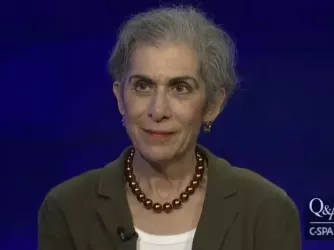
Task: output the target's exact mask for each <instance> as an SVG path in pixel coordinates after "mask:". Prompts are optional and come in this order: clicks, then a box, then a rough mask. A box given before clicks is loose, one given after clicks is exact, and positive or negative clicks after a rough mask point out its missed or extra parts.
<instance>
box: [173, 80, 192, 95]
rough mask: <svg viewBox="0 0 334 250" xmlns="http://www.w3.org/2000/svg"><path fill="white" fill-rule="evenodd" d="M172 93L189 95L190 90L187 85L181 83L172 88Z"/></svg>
mask: <svg viewBox="0 0 334 250" xmlns="http://www.w3.org/2000/svg"><path fill="white" fill-rule="evenodd" d="M173 91H175V92H176V93H179V94H186V93H189V92H190V91H191V89H190V87H189V85H188V84H186V83H183V82H181V83H177V84H176V85H175V86H173Z"/></svg>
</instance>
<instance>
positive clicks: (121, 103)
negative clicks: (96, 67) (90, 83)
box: [113, 81, 125, 115]
mask: <svg viewBox="0 0 334 250" xmlns="http://www.w3.org/2000/svg"><path fill="white" fill-rule="evenodd" d="M113 91H114V95H115V97H116V100H117V104H118V110H119V113H120V114H121V115H124V114H125V109H124V100H123V91H122V87H121V83H120V82H119V81H116V82H114V84H113Z"/></svg>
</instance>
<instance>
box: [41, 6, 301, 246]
mask: <svg viewBox="0 0 334 250" xmlns="http://www.w3.org/2000/svg"><path fill="white" fill-rule="evenodd" d="M110 72H111V75H112V77H113V78H114V80H115V82H114V85H113V90H114V94H115V96H116V98H117V101H118V107H119V111H120V113H121V115H122V117H123V119H122V121H123V125H124V126H125V129H126V131H127V133H128V135H129V137H130V139H131V141H132V146H131V147H129V148H127V149H125V150H124V152H123V153H122V154H121V155H120V157H119V158H118V159H117V160H115V161H113V162H112V163H110V164H108V165H107V166H106V167H105V168H102V169H97V170H93V171H89V172H87V173H84V174H82V175H80V176H78V177H76V178H74V179H71V180H68V181H66V182H65V183H63V184H61V185H59V186H57V187H56V188H54V189H53V190H52V191H50V192H49V194H48V195H47V196H46V198H45V200H44V202H43V204H42V206H41V208H40V213H39V249H40V250H53V249H55V250H56V249H57V250H60V249H61V250H74V249H76V250H84V249H92V250H107V249H128V250H130V249H140V250H153V249H162V250H164V249H165V250H167V249H173V250H179V249H182V250H188V249H195V250H199V249H210V250H215V249H221V250H275V249H277V250H282V249H284V250H298V249H301V246H300V228H299V218H298V212H297V210H296V207H295V205H294V203H293V202H292V201H291V199H290V198H289V197H288V196H287V194H286V193H285V192H284V191H283V190H281V189H280V188H278V187H276V186H275V185H274V184H272V183H270V182H269V181H267V180H265V179H264V178H263V177H261V176H259V175H257V174H255V173H253V172H251V171H249V170H245V169H241V168H237V167H232V166H230V165H229V163H228V162H226V161H225V160H223V159H220V158H218V157H217V156H215V155H213V154H212V153H210V152H209V150H207V149H205V148H204V147H202V146H200V145H197V138H198V134H199V132H200V129H201V127H202V126H203V127H204V130H205V131H207V132H208V131H210V128H211V125H212V123H213V122H214V121H215V119H216V118H217V116H218V115H219V114H220V112H221V110H222V107H223V106H224V104H225V103H226V101H227V99H228V98H229V96H230V95H231V93H232V91H233V89H234V87H235V84H236V77H235V71H234V48H233V43H232V41H231V39H229V37H228V35H227V34H226V33H225V32H224V31H223V30H221V29H220V28H218V27H217V26H216V25H214V24H213V23H212V22H211V21H210V20H208V19H206V18H205V16H204V15H203V14H201V13H200V12H198V11H196V10H195V9H193V8H182V7H173V8H161V9H156V10H152V11H149V12H146V13H142V14H139V15H136V16H134V17H133V18H132V19H131V20H129V21H128V22H127V23H126V24H125V25H124V26H123V28H122V30H121V32H120V35H119V39H118V42H117V44H116V46H115V48H114V51H113V54H112V56H111V59H110Z"/></svg>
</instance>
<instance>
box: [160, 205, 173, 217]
mask: <svg viewBox="0 0 334 250" xmlns="http://www.w3.org/2000/svg"><path fill="white" fill-rule="evenodd" d="M162 209H163V211H164V212H165V213H167V214H168V213H170V212H172V210H173V206H172V204H170V203H168V202H166V203H165V204H164V205H163V207H162Z"/></svg>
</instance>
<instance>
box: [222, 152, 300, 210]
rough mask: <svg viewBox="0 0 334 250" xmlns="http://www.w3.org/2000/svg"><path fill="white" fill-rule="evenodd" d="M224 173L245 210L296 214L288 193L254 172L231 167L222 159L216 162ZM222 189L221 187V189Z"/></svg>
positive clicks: (295, 208)
mask: <svg viewBox="0 0 334 250" xmlns="http://www.w3.org/2000/svg"><path fill="white" fill-rule="evenodd" d="M218 162H219V165H220V166H219V167H220V168H224V169H225V170H224V173H226V172H229V175H230V176H231V177H230V178H231V181H230V183H232V184H231V185H233V186H234V188H235V190H236V194H237V195H238V197H239V198H240V203H241V206H245V207H247V209H251V208H254V209H255V210H259V209H269V210H270V209H273V208H274V207H275V210H277V209H280V210H281V212H282V213H297V207H296V205H295V203H294V201H293V200H292V199H291V197H290V196H289V195H288V193H287V192H286V191H285V190H284V189H283V188H281V187H280V186H278V185H277V184H274V183H273V182H272V181H270V180H269V179H267V178H265V177H264V176H262V175H260V174H258V173H256V172H255V171H252V170H249V169H246V168H242V167H237V166H232V165H231V164H230V163H229V162H227V161H226V160H224V159H220V158H219V160H218ZM222 188H223V187H222Z"/></svg>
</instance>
